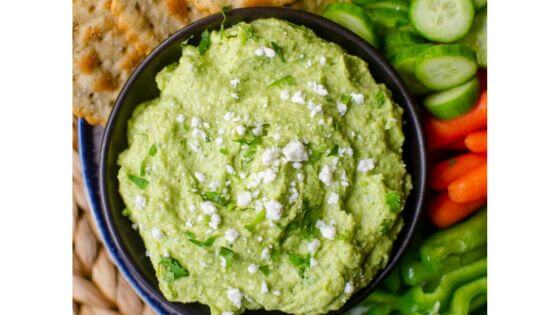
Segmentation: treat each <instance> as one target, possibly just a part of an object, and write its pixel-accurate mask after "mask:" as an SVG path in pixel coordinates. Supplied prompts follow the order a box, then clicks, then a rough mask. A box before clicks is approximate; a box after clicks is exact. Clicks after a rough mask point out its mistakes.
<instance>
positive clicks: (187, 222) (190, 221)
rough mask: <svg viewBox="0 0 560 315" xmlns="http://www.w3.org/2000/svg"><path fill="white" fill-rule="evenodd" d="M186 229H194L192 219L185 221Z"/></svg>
mask: <svg viewBox="0 0 560 315" xmlns="http://www.w3.org/2000/svg"><path fill="white" fill-rule="evenodd" d="M185 227H186V228H188V229H190V228H192V227H193V223H192V220H191V219H188V220H187V221H185Z"/></svg>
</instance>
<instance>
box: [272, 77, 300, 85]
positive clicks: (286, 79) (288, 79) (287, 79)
mask: <svg viewBox="0 0 560 315" xmlns="http://www.w3.org/2000/svg"><path fill="white" fill-rule="evenodd" d="M295 83H296V81H295V80H294V78H293V77H292V76H291V75H286V76H283V77H281V78H280V79H278V80H276V81H273V82H272V83H270V84H269V85H268V86H267V87H273V86H283V85H294V84H295Z"/></svg>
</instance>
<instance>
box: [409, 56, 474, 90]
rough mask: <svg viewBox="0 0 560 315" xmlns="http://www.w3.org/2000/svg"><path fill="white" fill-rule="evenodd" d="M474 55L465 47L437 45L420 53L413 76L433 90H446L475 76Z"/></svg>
mask: <svg viewBox="0 0 560 315" xmlns="http://www.w3.org/2000/svg"><path fill="white" fill-rule="evenodd" d="M477 68H478V66H477V64H476V53H475V52H474V51H473V50H472V49H471V48H469V47H468V46H465V45H437V46H433V47H430V48H428V49H426V50H424V51H422V52H421V53H420V55H419V56H418V59H417V60H416V66H415V67H414V74H415V75H416V78H417V79H418V80H420V82H422V83H423V84H424V85H426V86H427V87H429V88H430V89H433V90H438V91H439V90H447V89H450V88H452V87H455V86H458V85H460V84H463V83H465V82H467V81H468V80H469V79H471V78H472V77H474V76H475V75H476V71H477Z"/></svg>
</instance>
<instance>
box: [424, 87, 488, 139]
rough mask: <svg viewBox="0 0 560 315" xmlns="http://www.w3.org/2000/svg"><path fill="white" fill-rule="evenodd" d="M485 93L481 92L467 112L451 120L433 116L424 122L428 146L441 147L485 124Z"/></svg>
mask: <svg viewBox="0 0 560 315" xmlns="http://www.w3.org/2000/svg"><path fill="white" fill-rule="evenodd" d="M486 98H487V93H486V92H484V93H482V95H481V97H480V99H479V101H478V104H477V105H476V107H475V108H473V109H472V110H471V111H470V112H468V113H467V114H465V115H463V116H460V117H457V118H455V119H451V120H445V121H442V120H438V119H435V118H433V117H430V118H427V120H426V122H425V130H426V137H427V139H428V146H429V147H430V148H431V149H438V148H442V147H444V146H446V145H448V144H450V143H452V142H454V141H456V140H459V139H461V138H462V137H464V136H466V135H467V134H469V133H471V132H473V131H475V130H477V129H480V128H482V127H484V126H486V119H487V111H486V110H487V99H486Z"/></svg>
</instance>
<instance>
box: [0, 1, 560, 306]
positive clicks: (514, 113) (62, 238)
mask: <svg viewBox="0 0 560 315" xmlns="http://www.w3.org/2000/svg"><path fill="white" fill-rule="evenodd" d="M490 1H491V3H490V9H489V10H490V13H489V17H490V22H489V25H490V26H489V27H490V29H489V36H490V37H489V47H490V50H489V64H490V65H491V68H490V72H489V87H490V93H489V104H490V105H489V106H490V109H489V115H490V123H489V124H490V127H489V129H490V130H489V135H490V139H489V141H490V144H489V146H490V155H489V163H490V175H489V181H490V186H489V192H490V198H489V213H490V223H489V233H490V243H489V261H490V269H489V279H490V280H489V281H490V282H489V288H490V293H489V300H490V302H489V313H490V314H500V315H501V314H558V313H559V312H560V311H559V310H558V301H559V300H560V295H559V293H560V291H559V290H558V286H559V284H560V198H559V197H560V184H559V179H558V177H559V176H560V149H559V148H560V40H559V39H560V35H559V31H560V13H559V12H560V3H559V2H555V1H545V0H540V1H532V2H526V1H499V0H490ZM71 28H72V21H71V3H70V1H31V2H30V1H9V2H3V4H0V32H1V34H2V36H1V37H0V38H1V44H0V93H1V94H0V249H1V254H0V257H1V258H0V294H1V295H0V300H1V301H2V307H1V311H0V312H1V313H2V314H70V313H71V285H72V281H71V273H72V269H71V250H72V246H71V167H72V160H71V159H72V155H71V154H72V152H71V139H72V134H71V131H72V130H71V114H70V113H71V102H72V100H71V82H72V81H71V75H72V74H71V62H72V55H71Z"/></svg>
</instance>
